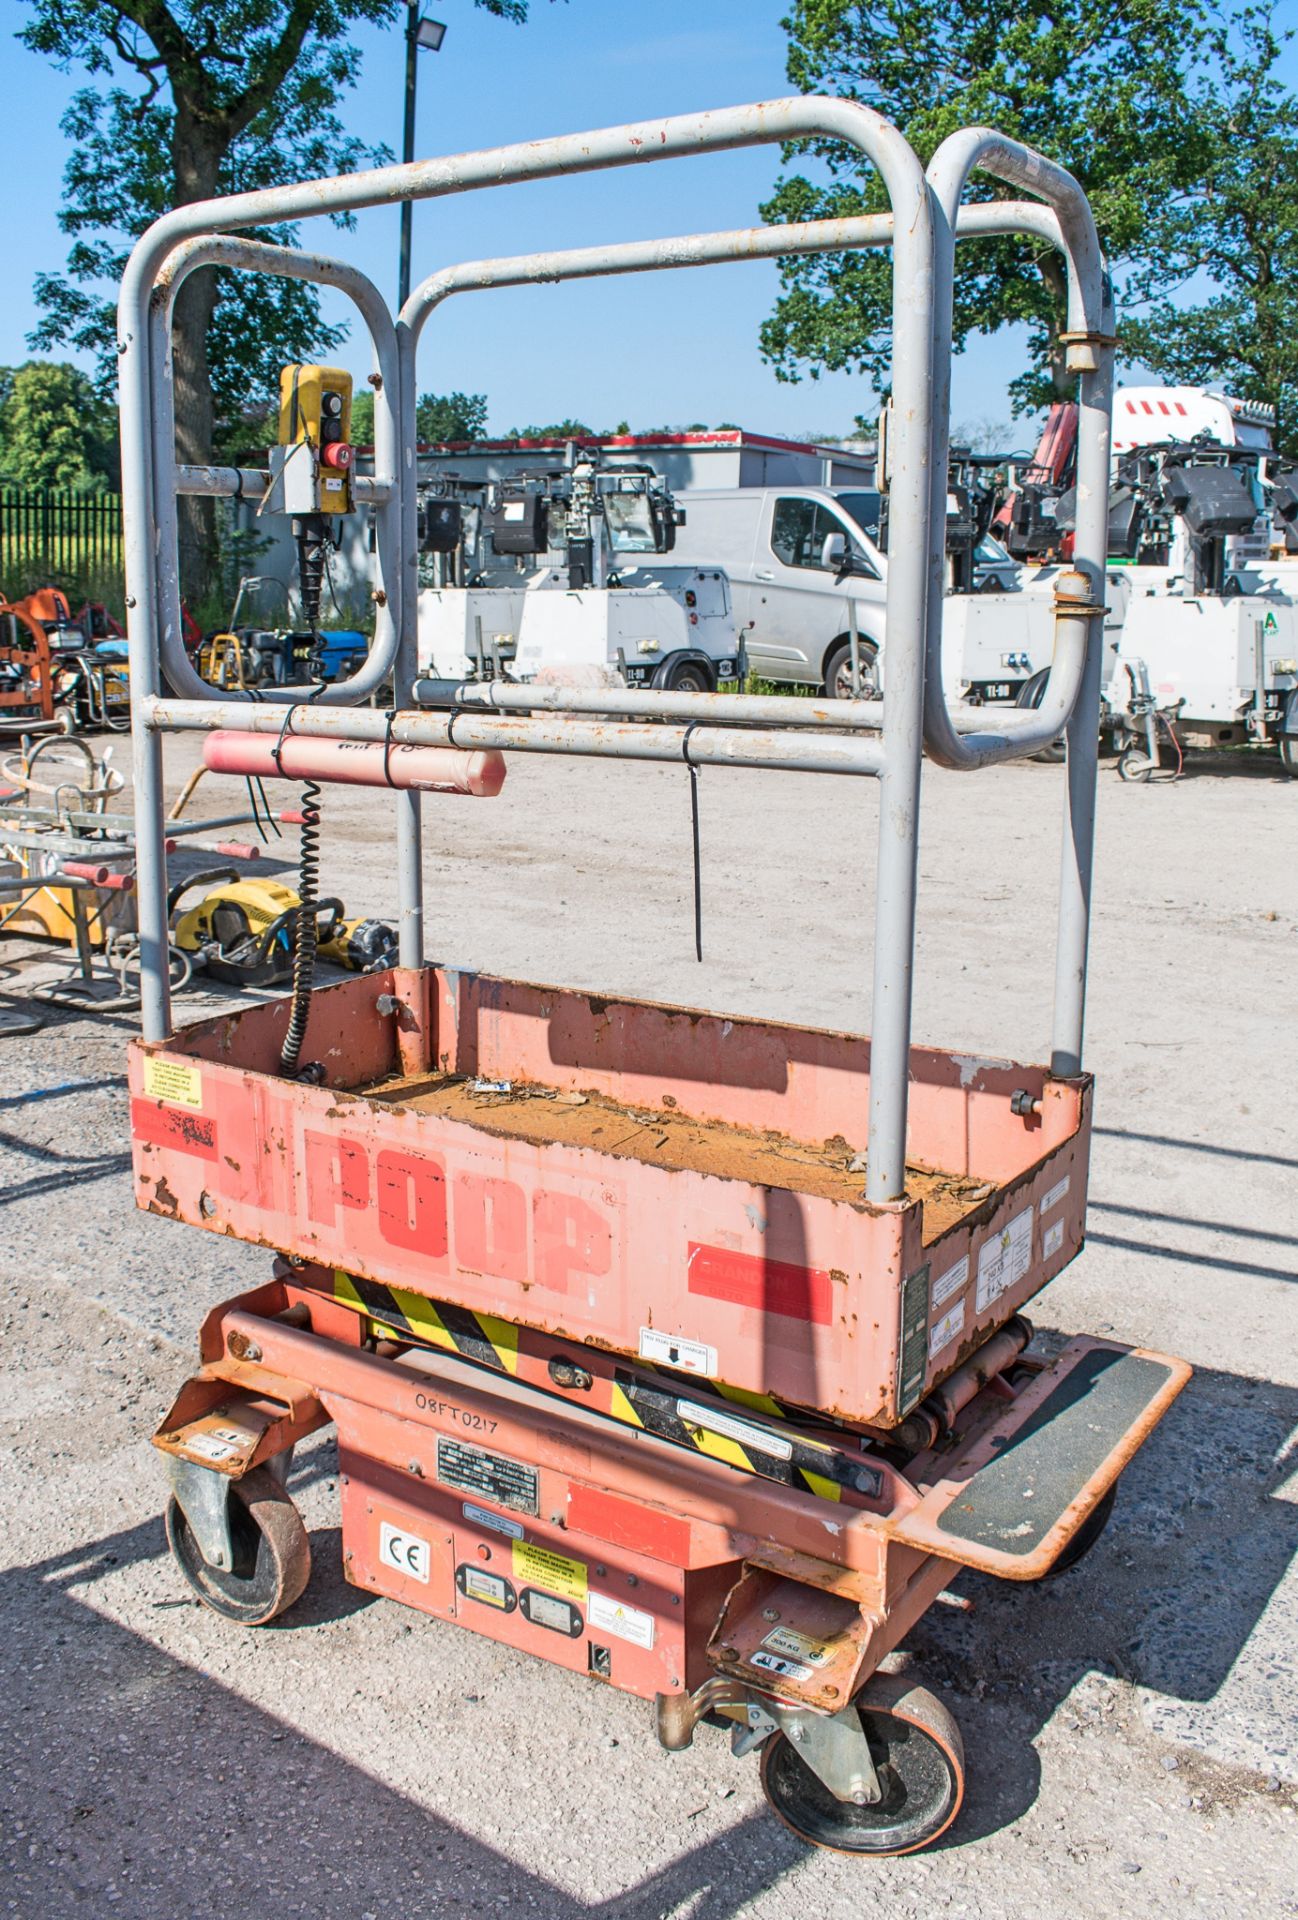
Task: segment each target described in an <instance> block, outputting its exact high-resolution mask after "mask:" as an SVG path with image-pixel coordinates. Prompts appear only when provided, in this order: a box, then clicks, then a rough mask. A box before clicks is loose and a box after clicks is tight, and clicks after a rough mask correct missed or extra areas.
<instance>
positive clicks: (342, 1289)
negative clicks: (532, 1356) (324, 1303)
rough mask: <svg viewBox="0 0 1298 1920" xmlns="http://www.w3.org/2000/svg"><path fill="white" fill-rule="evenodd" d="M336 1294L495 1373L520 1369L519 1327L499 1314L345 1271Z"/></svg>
mask: <svg viewBox="0 0 1298 1920" xmlns="http://www.w3.org/2000/svg"><path fill="white" fill-rule="evenodd" d="M334 1299H335V1300H336V1301H337V1303H338V1305H339V1306H342V1307H354V1308H355V1309H356V1311H357V1312H358V1313H363V1314H364V1315H365V1316H366V1317H367V1318H368V1319H369V1320H371V1321H372V1322H373V1324H374V1326H375V1328H376V1329H377V1330H378V1331H379V1332H380V1333H389V1334H392V1335H394V1336H395V1337H396V1338H397V1339H398V1340H413V1341H416V1342H418V1343H419V1344H420V1345H423V1346H429V1347H436V1348H437V1349H438V1350H439V1351H440V1352H442V1353H457V1354H459V1355H460V1357H461V1359H464V1360H476V1361H477V1363H478V1365H479V1366H483V1367H490V1368H491V1369H492V1370H493V1372H495V1373H509V1374H516V1373H517V1372H518V1328H517V1327H516V1326H514V1325H513V1323H512V1322H511V1321H509V1320H497V1319H496V1317H495V1316H494V1314H490V1313H470V1312H469V1310H468V1308H467V1307H453V1306H451V1305H450V1304H449V1303H448V1302H447V1301H445V1300H429V1299H427V1298H426V1297H425V1296H424V1295H423V1294H422V1293H409V1292H407V1290H406V1289H405V1288H404V1287H385V1286H383V1285H382V1284H381V1283H380V1282H379V1281H377V1280H362V1279H360V1278H358V1277H357V1276H356V1275H355V1274H350V1273H343V1272H341V1271H338V1272H335V1274H334Z"/></svg>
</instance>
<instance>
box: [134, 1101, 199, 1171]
mask: <svg viewBox="0 0 1298 1920" xmlns="http://www.w3.org/2000/svg"><path fill="white" fill-rule="evenodd" d="M131 1134H132V1136H133V1138H134V1139H136V1140H143V1141H144V1142H145V1144H146V1145H147V1146H150V1147H172V1148H174V1149H175V1151H176V1152H177V1153H192V1154H194V1155H196V1156H197V1158H198V1159H200V1160H215V1159H216V1157H217V1155H216V1122H215V1120H213V1119H212V1118H211V1116H210V1115H209V1114H206V1113H190V1112H189V1111H188V1110H187V1109H186V1108H184V1107H160V1106H158V1105H157V1104H156V1103H155V1102H154V1101H152V1100H132V1102H131Z"/></svg>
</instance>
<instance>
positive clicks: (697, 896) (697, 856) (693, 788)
mask: <svg viewBox="0 0 1298 1920" xmlns="http://www.w3.org/2000/svg"><path fill="white" fill-rule="evenodd" d="M701 725H702V722H701V721H699V720H691V721H690V723H689V725H688V726H687V727H686V729H685V736H684V738H683V739H682V741H681V758H682V759H683V760H684V762H685V765H686V767H687V768H688V769H689V776H690V829H691V832H692V835H693V841H694V958H695V959H696V960H698V961H699V962H702V959H703V868H702V858H701V853H700V847H699V769H698V764H697V762H695V761H693V760H691V759H690V735H691V734H692V733H693V732H694V730H695V728H696V727H698V726H701Z"/></svg>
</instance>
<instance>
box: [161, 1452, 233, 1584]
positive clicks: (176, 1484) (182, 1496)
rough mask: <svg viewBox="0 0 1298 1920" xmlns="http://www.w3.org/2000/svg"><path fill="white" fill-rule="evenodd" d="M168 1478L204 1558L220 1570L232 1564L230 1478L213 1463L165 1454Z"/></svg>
mask: <svg viewBox="0 0 1298 1920" xmlns="http://www.w3.org/2000/svg"><path fill="white" fill-rule="evenodd" d="M163 1457H164V1459H165V1460H166V1463H167V1478H168V1479H169V1480H170V1482H171V1491H172V1492H173V1493H174V1494H175V1496H176V1502H177V1504H178V1506H179V1507H180V1510H181V1512H182V1513H183V1514H184V1516H185V1518H186V1520H187V1521H188V1522H189V1529H190V1532H191V1533H192V1534H193V1536H194V1540H195V1543H196V1545H197V1547H198V1550H199V1552H200V1553H201V1554H202V1556H203V1558H204V1560H206V1561H207V1563H208V1565H209V1566H211V1567H217V1568H219V1569H220V1571H221V1572H222V1573H229V1572H230V1570H231V1569H232V1567H233V1566H234V1539H233V1536H232V1535H231V1532H230V1478H229V1475H228V1474H224V1473H217V1472H216V1470H215V1469H214V1468H213V1467H198V1466H195V1465H194V1463H193V1461H192V1460H181V1459H178V1458H177V1456H176V1455H175V1454H174V1453H169V1454H165V1455H164V1456H163Z"/></svg>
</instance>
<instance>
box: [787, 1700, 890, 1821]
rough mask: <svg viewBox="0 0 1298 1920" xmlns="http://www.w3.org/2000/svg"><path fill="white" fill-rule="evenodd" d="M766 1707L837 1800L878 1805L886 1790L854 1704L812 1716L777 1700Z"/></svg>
mask: <svg viewBox="0 0 1298 1920" xmlns="http://www.w3.org/2000/svg"><path fill="white" fill-rule="evenodd" d="M763 1706H764V1709H765V1712H766V1713H767V1714H769V1715H770V1718H771V1719H772V1720H773V1721H774V1722H775V1724H776V1726H777V1727H778V1728H779V1729H780V1731H781V1733H783V1734H784V1736H785V1738H786V1739H787V1740H789V1741H791V1742H792V1744H793V1746H794V1747H795V1748H796V1750H797V1753H798V1756H799V1758H800V1759H802V1760H804V1761H805V1762H806V1764H807V1766H808V1767H810V1769H811V1771H812V1772H813V1773H814V1774H815V1776H816V1778H817V1779H818V1780H819V1781H820V1782H821V1784H822V1785H823V1786H825V1787H827V1788H828V1790H829V1792H830V1793H832V1794H833V1796H834V1798H835V1800H841V1801H843V1802H844V1804H845V1805H850V1806H856V1807H873V1806H877V1805H878V1804H879V1802H880V1801H881V1800H882V1799H883V1787H882V1784H881V1783H880V1780H879V1775H878V1773H877V1772H876V1771H875V1765H874V1760H873V1758H872V1756H871V1753H870V1743H869V1741H868V1740H867V1739H866V1737H865V1728H864V1726H863V1725H862V1722H861V1716H860V1714H859V1713H858V1711H857V1709H856V1706H855V1704H853V1705H850V1706H847V1707H844V1708H843V1709H842V1711H841V1712H839V1713H809V1712H808V1711H807V1709H806V1708H805V1707H784V1706H781V1705H780V1703H779V1701H778V1700H770V1701H766V1702H764V1703H763Z"/></svg>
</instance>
